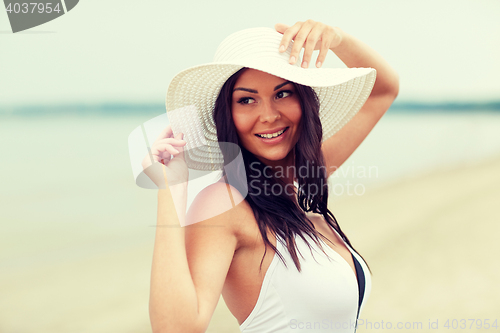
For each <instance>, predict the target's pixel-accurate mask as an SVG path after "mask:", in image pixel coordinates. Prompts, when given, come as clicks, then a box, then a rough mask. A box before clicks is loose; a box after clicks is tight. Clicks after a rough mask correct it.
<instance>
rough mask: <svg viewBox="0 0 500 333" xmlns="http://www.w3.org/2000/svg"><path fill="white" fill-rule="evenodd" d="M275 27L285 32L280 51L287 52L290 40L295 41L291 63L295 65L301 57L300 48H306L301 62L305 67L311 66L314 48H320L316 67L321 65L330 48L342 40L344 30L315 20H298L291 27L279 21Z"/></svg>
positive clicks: (280, 31)
mask: <svg viewBox="0 0 500 333" xmlns="http://www.w3.org/2000/svg"><path fill="white" fill-rule="evenodd" d="M274 28H275V29H276V31H278V32H279V33H282V34H283V38H282V40H281V45H280V48H279V51H280V52H285V50H286V49H287V48H288V45H289V44H290V42H291V41H292V40H293V41H294V44H293V47H292V52H291V54H290V60H289V61H290V64H292V65H293V64H294V63H295V62H296V61H297V59H298V58H299V54H300V50H301V49H302V48H304V49H305V50H304V59H302V64H301V66H302V67H303V68H308V67H309V63H310V62H311V56H312V53H313V51H314V50H319V55H318V59H316V67H318V68H319V67H321V65H322V64H323V62H324V61H325V58H326V54H327V53H328V50H330V49H333V48H335V47H337V46H338V45H339V44H340V43H341V42H342V30H340V29H339V28H334V27H331V26H329V25H326V24H324V23H321V22H316V21H313V20H307V21H305V22H297V23H295V24H294V25H292V26H291V27H289V26H288V25H286V24H283V23H278V24H276V25H275V26H274Z"/></svg>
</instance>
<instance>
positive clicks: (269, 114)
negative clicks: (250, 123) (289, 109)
mask: <svg viewBox="0 0 500 333" xmlns="http://www.w3.org/2000/svg"><path fill="white" fill-rule="evenodd" d="M280 118H281V112H280V111H279V110H278V108H277V106H276V105H275V104H274V103H272V102H263V103H262V107H261V112H260V121H261V122H263V123H264V122H269V123H272V122H274V121H276V120H278V119H280Z"/></svg>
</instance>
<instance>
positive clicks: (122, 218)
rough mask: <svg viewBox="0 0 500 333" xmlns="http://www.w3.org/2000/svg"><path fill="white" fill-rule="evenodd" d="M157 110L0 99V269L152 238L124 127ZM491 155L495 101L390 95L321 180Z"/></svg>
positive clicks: (377, 181) (498, 127) (385, 174)
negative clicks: (387, 105) (396, 100)
mask: <svg viewBox="0 0 500 333" xmlns="http://www.w3.org/2000/svg"><path fill="white" fill-rule="evenodd" d="M164 114H165V111H164V107H163V106H162V105H120V104H106V105H57V106H47V107H43V108H42V107H30V106H26V107H16V108H3V109H2V108H0V135H1V140H0V151H1V152H2V156H1V161H2V163H1V172H0V184H1V186H0V203H1V204H0V205H1V209H0V221H1V228H2V232H0V270H1V269H2V268H7V267H13V266H16V267H21V266H23V265H29V264H34V263H37V264H43V263H45V262H47V261H48V262H50V261H54V260H56V261H57V260H74V258H75V256H76V257H78V256H83V257H85V256H88V255H89V251H91V252H92V251H94V252H95V253H96V254H98V253H100V252H103V253H104V252H106V251H109V250H112V249H113V248H120V247H123V246H130V244H132V243H134V242H150V241H152V239H153V237H154V225H155V222H156V194H155V193H156V192H155V191H154V190H150V189H145V188H141V187H139V186H137V185H136V179H135V176H136V174H134V170H133V164H134V163H137V162H134V160H131V157H130V152H129V151H130V150H129V136H130V135H131V133H132V132H133V131H135V130H137V128H140V126H141V125H142V124H144V123H146V122H148V121H149V120H151V119H153V118H155V117H159V116H161V115H164ZM497 156H500V103H489V104H488V103H486V104H485V103H483V104H473V103H472V104H470V105H468V106H467V107H464V106H463V105H462V104H450V103H448V104H436V105H429V104H420V105H418V104H411V103H409V104H408V103H407V104H404V103H400V104H399V105H398V104H395V105H394V106H393V107H391V109H389V111H388V112H387V113H386V115H384V117H383V118H382V119H381V120H380V122H379V123H378V124H377V125H376V126H375V128H374V129H373V131H372V132H371V133H370V134H369V135H368V137H367V138H366V139H365V140H364V142H363V143H362V144H361V145H360V147H359V148H358V149H357V150H356V151H355V152H354V153H353V154H352V155H351V157H350V158H349V159H348V160H347V161H346V162H345V163H344V165H343V166H342V168H340V169H339V170H337V171H336V173H335V174H334V175H333V176H331V177H330V179H329V182H330V185H332V186H331V188H333V191H334V193H333V195H334V196H339V197H341V196H345V195H363V194H364V193H365V191H369V190H370V189H373V188H376V187H377V186H383V185H384V184H387V183H390V182H397V181H400V180H401V179H405V178H412V177H418V176H420V175H423V174H426V173H429V172H433V171H434V170H436V169H441V170H447V169H452V168H456V167H460V166H466V165H470V164H474V163H479V162H481V161H483V160H487V159H490V158H495V157H497ZM499 172H500V170H499ZM349 191H351V192H349ZM190 194H191V198H190V200H192V198H193V193H190ZM110 237H112V238H113V239H115V240H116V241H109V239H110ZM41 239H42V240H43V241H41ZM100 239H101V240H100ZM124 240H126V241H124ZM89 244H92V246H89ZM61 249H64V251H62V250H61Z"/></svg>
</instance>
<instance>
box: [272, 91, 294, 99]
mask: <svg viewBox="0 0 500 333" xmlns="http://www.w3.org/2000/svg"><path fill="white" fill-rule="evenodd" d="M292 94H293V92H291V91H290V90H282V91H279V92H278V93H277V94H276V97H277V98H285V97H288V96H292Z"/></svg>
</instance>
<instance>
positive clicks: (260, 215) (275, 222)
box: [213, 68, 371, 272]
mask: <svg viewBox="0 0 500 333" xmlns="http://www.w3.org/2000/svg"><path fill="white" fill-rule="evenodd" d="M245 70H246V68H242V69H240V70H239V71H238V72H236V73H235V74H233V75H232V76H231V77H230V78H229V79H228V80H227V81H226V82H225V84H224V85H223V86H222V88H221V91H220V93H219V96H218V97H217V100H216V102H215V107H214V113H213V117H214V122H215V126H216V129H217V138H218V141H219V142H231V143H234V144H237V145H239V146H240V148H241V151H242V155H243V161H244V171H245V173H243V168H241V170H240V175H237V177H235V179H237V180H239V181H240V182H241V183H240V184H238V183H237V182H236V184H233V183H231V185H233V186H235V187H236V188H237V189H238V190H240V192H241V191H242V190H243V188H247V189H248V195H247V196H246V198H245V199H246V201H247V202H248V204H249V205H250V207H251V208H252V210H253V213H254V215H255V219H256V220H257V224H258V227H259V230H260V233H261V235H262V238H263V240H264V243H265V245H266V247H265V248H266V249H265V252H264V256H263V257H262V260H261V267H262V262H263V260H264V257H265V255H266V252H267V246H269V247H271V248H272V249H273V250H274V251H275V252H276V253H277V254H278V256H279V258H280V259H281V260H282V261H283V263H284V264H285V265H286V262H285V260H284V258H283V256H282V255H281V253H279V251H278V249H277V248H276V247H275V246H274V245H273V244H272V243H271V242H270V241H269V239H268V236H267V235H268V230H269V231H271V233H272V234H273V235H274V236H280V238H281V239H283V240H284V241H285V242H286V247H287V249H288V251H289V253H290V255H291V257H292V259H293V262H294V264H295V266H296V267H297V269H298V270H299V271H300V270H301V268H300V262H299V259H298V256H297V245H296V243H295V235H298V236H300V237H301V238H302V239H303V240H304V241H305V242H306V244H307V245H308V246H309V248H310V249H311V245H310V244H309V242H308V240H307V239H306V237H305V235H307V236H308V237H309V238H310V239H311V240H312V241H314V242H315V244H317V245H318V246H319V247H320V248H321V249H322V250H323V247H322V245H321V243H320V241H319V235H320V233H319V232H318V231H317V230H316V229H315V228H314V224H313V223H312V222H311V221H310V220H309V219H308V218H307V216H306V214H305V212H313V213H319V214H321V215H323V217H324V218H325V220H326V222H327V223H328V224H329V225H330V226H331V227H333V228H334V229H335V230H336V231H337V232H338V233H339V234H340V235H341V237H342V238H343V239H344V241H345V242H346V243H347V244H349V246H351V247H352V245H351V243H350V241H349V239H348V238H347V237H346V236H345V234H344V233H343V232H342V230H341V229H340V226H339V224H338V223H337V220H336V219H335V216H333V214H332V212H331V211H330V210H329V209H328V207H327V203H328V183H327V177H326V167H325V163H324V158H323V153H322V152H321V140H322V137H323V129H322V126H321V121H320V119H319V100H318V97H317V95H316V93H315V92H314V90H313V89H312V88H310V87H308V86H303V85H300V84H297V83H294V85H295V91H296V93H297V95H298V97H299V99H300V104H301V107H302V119H301V122H300V123H301V125H300V127H301V128H300V137H299V139H298V142H297V144H296V145H295V148H294V149H295V170H304V168H306V169H305V170H306V175H305V176H304V175H302V174H301V172H297V173H296V177H297V182H298V185H299V190H298V196H297V202H295V201H294V200H293V199H292V198H291V197H290V195H287V194H286V193H283V191H280V193H275V191H273V190H272V189H273V185H275V184H278V185H279V186H278V188H283V187H284V186H285V185H286V184H285V183H284V182H283V181H282V180H281V179H279V178H275V177H265V176H264V175H265V173H264V168H265V167H266V165H265V164H264V163H262V162H261V161H260V160H259V159H257V158H256V157H255V156H254V155H253V154H252V153H250V152H249V151H248V150H247V149H245V147H243V146H242V145H241V144H240V143H239V139H238V134H237V131H236V127H235V125H234V122H233V117H232V112H231V104H232V94H233V89H234V85H235V84H236V81H237V80H238V78H239V76H240V75H241V74H242V73H243V71H245ZM221 149H222V146H221ZM222 151H223V154H224V149H222ZM228 155H233V154H228ZM224 158H225V159H226V154H224ZM227 162H229V161H227ZM226 164H227V163H226ZM243 182H244V183H243ZM256 183H257V184H259V186H255V184H256ZM311 188H314V189H315V191H314V193H313V192H312V191H311V190H310V189H311ZM277 241H279V240H278V239H277ZM352 248H353V247H352ZM353 250H354V251H356V250H355V249H354V248H353ZM323 252H324V250H323ZM356 253H358V251H356ZM325 254H326V253H325ZM358 254H359V253H358ZM360 256H361V255H360ZM365 262H366V261H365ZM370 272H371V270H370Z"/></svg>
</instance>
